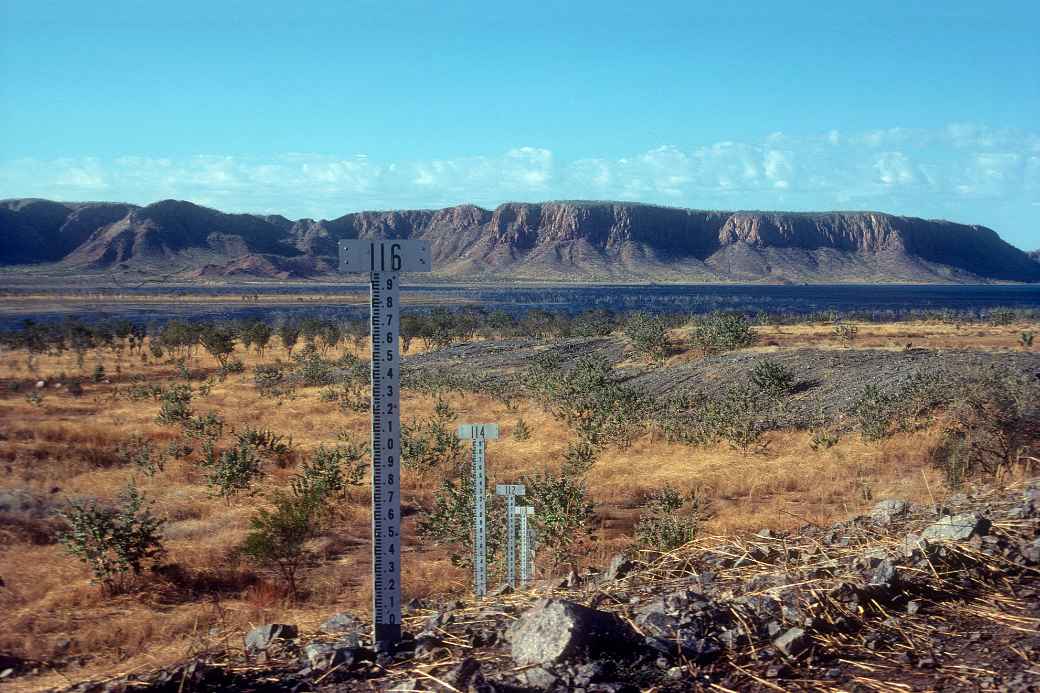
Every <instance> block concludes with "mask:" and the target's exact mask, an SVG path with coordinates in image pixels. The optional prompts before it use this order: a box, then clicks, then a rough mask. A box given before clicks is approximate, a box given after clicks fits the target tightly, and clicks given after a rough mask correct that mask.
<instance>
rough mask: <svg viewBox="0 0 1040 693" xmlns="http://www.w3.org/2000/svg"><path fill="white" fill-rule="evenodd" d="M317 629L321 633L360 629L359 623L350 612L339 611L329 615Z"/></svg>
mask: <svg viewBox="0 0 1040 693" xmlns="http://www.w3.org/2000/svg"><path fill="white" fill-rule="evenodd" d="M319 630H320V631H321V632H322V633H328V634H329V635H338V634H339V633H357V632H358V631H359V630H361V624H360V623H359V622H358V620H357V619H356V618H354V617H353V616H351V615H350V614H348V613H344V612H340V613H338V614H333V615H332V616H330V617H329V618H328V619H327V620H326V621H325V623H322V624H321V627H320V628H319Z"/></svg>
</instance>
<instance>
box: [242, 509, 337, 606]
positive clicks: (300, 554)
mask: <svg viewBox="0 0 1040 693" xmlns="http://www.w3.org/2000/svg"><path fill="white" fill-rule="evenodd" d="M271 502H272V504H273V507H272V508H271V509H266V508H261V509H260V510H258V511H257V512H256V514H255V515H254V516H253V517H252V519H250V521H249V524H250V530H249V534H248V535H246V539H245V541H244V542H243V543H242V546H241V547H240V548H239V552H240V553H241V555H243V556H244V557H245V558H247V559H249V560H250V561H252V562H253V563H255V564H257V565H258V566H260V567H261V568H264V569H267V570H271V571H273V572H275V573H276V574H277V575H279V576H280V577H281V578H282V580H283V581H284V582H285V585H286V587H287V588H288V590H289V595H290V597H291V598H292V600H293V601H296V600H297V599H298V598H299V588H298V577H299V572H300V569H301V568H302V567H303V566H304V565H305V564H306V563H307V561H308V560H309V559H310V555H309V553H308V552H307V550H306V546H307V541H308V540H309V539H311V538H312V537H314V536H315V535H316V534H317V532H318V529H319V527H320V525H319V521H318V520H319V517H318V516H319V511H320V507H319V505H318V504H317V503H315V501H314V499H313V498H311V497H309V496H298V495H294V494H291V493H275V494H274V495H273V496H272V498H271Z"/></svg>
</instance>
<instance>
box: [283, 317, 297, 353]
mask: <svg viewBox="0 0 1040 693" xmlns="http://www.w3.org/2000/svg"><path fill="white" fill-rule="evenodd" d="M278 339H280V340H281V342H282V346H283V347H284V348H285V350H286V352H288V354H289V358H292V352H293V348H294V347H295V346H296V342H298V341H299V339H300V325H299V323H297V322H294V321H289V320H287V321H285V322H283V323H282V324H281V325H279V326H278Z"/></svg>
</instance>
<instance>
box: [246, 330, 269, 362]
mask: <svg viewBox="0 0 1040 693" xmlns="http://www.w3.org/2000/svg"><path fill="white" fill-rule="evenodd" d="M272 334H274V330H272V329H271V327H270V326H269V325H268V324H267V323H265V322H260V321H257V322H254V323H253V324H252V325H251V326H250V327H249V341H251V342H252V344H253V348H254V349H256V355H257V356H259V357H260V358H261V359H262V358H263V357H264V351H266V350H267V345H268V344H270V342H271V335H272Z"/></svg>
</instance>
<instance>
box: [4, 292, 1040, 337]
mask: <svg viewBox="0 0 1040 693" xmlns="http://www.w3.org/2000/svg"><path fill="white" fill-rule="evenodd" d="M403 295H404V297H405V302H406V307H405V310H406V311H407V310H429V309H430V308H432V307H434V306H438V305H448V306H460V305H480V306H483V307H485V308H487V309H498V308H500V309H503V310H506V311H507V312H510V313H522V312H526V311H527V310H529V309H531V308H542V309H545V310H550V311H568V312H577V311H581V310H586V309H589V308H609V309H612V310H647V311H654V312H684V313H704V312H709V311H712V310H734V311H742V312H746V313H757V312H759V311H765V312H771V313H773V312H785V313H796V314H810V313H818V312H824V311H837V312H839V313H844V314H849V313H856V314H859V315H864V316H865V315H870V316H873V317H876V318H878V319H885V318H898V317H903V316H906V315H907V314H909V313H912V312H915V311H936V310H943V309H952V310H956V311H968V312H973V313H976V314H978V313H982V312H985V311H987V310H989V309H992V308H995V307H1010V308H1024V309H1033V310H1040V285H997V286H993V285H892V284H880V285H848V284H840V285H799V286H787V285H759V284H753V285H748V284H743V285H735V284H732V285H731V284H727V285H702V284H696V285H694V284H689V285H648V286H633V285H595V286H593V285H589V286H552V287H503V286H447V285H411V286H406V287H405V288H404V290H403ZM245 297H256V298H255V299H251V298H245ZM366 301H367V288H366V287H365V286H364V285H356V284H355V285H329V284H312V285H248V286H220V287H169V286H164V287H162V288H160V289H152V288H147V287H145V288H137V289H118V290H107V291H106V290H90V291H88V292H83V293H82V294H80V295H77V296H70V294H69V292H62V293H60V294H59V293H58V292H54V293H53V294H47V293H40V292H38V291H37V292H33V291H29V290H25V291H21V292H18V291H8V292H6V294H5V295H4V296H2V297H0V329H6V328H10V327H13V326H16V325H18V324H20V323H21V322H22V321H23V320H25V319H27V318H29V319H33V320H37V321H54V320H61V319H63V318H65V317H66V316H75V317H78V318H80V319H82V320H85V321H99V320H108V319H113V318H129V319H132V320H135V321H139V322H145V323H150V322H162V321H165V320H169V319H171V318H185V319H191V320H227V319H239V318H265V319H270V318H272V317H289V316H298V317H302V316H320V317H326V318H338V319H356V318H360V317H363V316H365V315H366V314H367V302H366Z"/></svg>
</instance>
